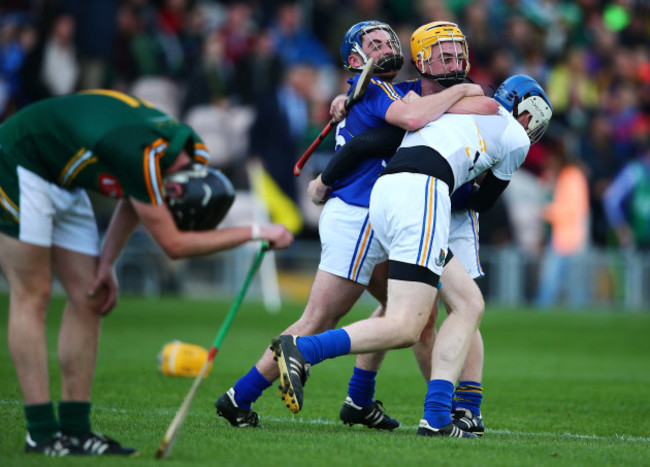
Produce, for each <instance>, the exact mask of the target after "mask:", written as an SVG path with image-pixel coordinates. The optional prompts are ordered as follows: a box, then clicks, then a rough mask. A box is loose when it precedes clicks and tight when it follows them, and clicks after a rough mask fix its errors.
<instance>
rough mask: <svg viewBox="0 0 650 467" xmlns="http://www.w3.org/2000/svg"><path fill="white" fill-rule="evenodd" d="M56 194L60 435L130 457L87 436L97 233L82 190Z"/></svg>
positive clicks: (97, 301)
mask: <svg viewBox="0 0 650 467" xmlns="http://www.w3.org/2000/svg"><path fill="white" fill-rule="evenodd" d="M51 190H53V192H55V193H56V196H55V198H54V203H55V205H56V206H57V213H58V214H57V220H56V223H55V224H54V230H53V233H52V243H53V247H52V266H53V269H54V273H55V274H56V276H57V277H58V278H59V281H60V282H61V285H62V286H63V288H64V290H65V292H66V295H67V297H68V300H67V302H66V305H65V308H64V311H63V317H62V319H61V327H60V329H59V339H58V348H57V350H58V357H59V365H60V367H61V402H60V404H59V421H60V425H61V431H62V433H63V434H64V435H66V436H68V437H69V438H70V439H72V440H73V441H74V442H76V443H77V444H78V445H80V446H82V447H83V448H84V449H85V450H86V451H88V452H89V453H90V454H93V455H122V456H134V455H137V454H138V452H137V451H136V450H135V449H133V448H128V447H124V446H121V445H120V444H119V443H117V442H116V441H114V440H112V439H110V438H108V437H106V436H104V435H101V434H99V433H96V432H93V431H92V429H91V423H90V411H91V404H90V394H91V389H92V383H93V378H94V375H95V365H96V361H97V348H98V345H99V329H100V326H101V320H102V315H101V313H100V307H101V304H102V303H103V302H104V300H105V297H104V292H105V291H99V292H98V293H96V294H94V296H92V297H91V296H90V295H89V294H88V291H89V290H90V289H91V287H92V284H93V282H94V279H95V274H96V271H97V265H98V256H99V232H98V231H97V223H96V221H95V216H94V213H93V210H92V206H91V203H90V200H89V198H88V195H87V194H86V192H85V191H83V190H73V191H65V192H63V191H62V190H61V189H60V188H58V187H54V186H52V187H51Z"/></svg>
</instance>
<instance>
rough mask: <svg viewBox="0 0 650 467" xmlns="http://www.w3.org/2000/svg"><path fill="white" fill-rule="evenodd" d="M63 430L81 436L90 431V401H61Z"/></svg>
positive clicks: (60, 413) (71, 434) (60, 414)
mask: <svg viewBox="0 0 650 467" xmlns="http://www.w3.org/2000/svg"><path fill="white" fill-rule="evenodd" d="M59 420H60V421H61V431H62V432H63V433H65V434H66V435H70V436H79V435H82V434H84V433H87V432H89V431H90V402H69V401H61V402H59Z"/></svg>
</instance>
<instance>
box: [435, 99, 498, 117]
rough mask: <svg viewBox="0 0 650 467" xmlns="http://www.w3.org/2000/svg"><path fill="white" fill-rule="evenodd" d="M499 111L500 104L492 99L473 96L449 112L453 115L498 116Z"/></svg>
mask: <svg viewBox="0 0 650 467" xmlns="http://www.w3.org/2000/svg"><path fill="white" fill-rule="evenodd" d="M498 110H499V104H498V103H497V101H495V100H494V99H492V98H491V97H486V96H471V97H463V98H462V99H460V100H459V101H458V102H456V103H455V104H454V105H452V106H451V107H449V109H448V110H447V112H449V113H452V114H478V115H496V114H497V112H498Z"/></svg>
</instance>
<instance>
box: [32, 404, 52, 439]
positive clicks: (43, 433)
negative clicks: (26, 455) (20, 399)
mask: <svg viewBox="0 0 650 467" xmlns="http://www.w3.org/2000/svg"><path fill="white" fill-rule="evenodd" d="M25 417H26V418H27V431H29V435H30V436H31V437H32V439H33V440H34V441H36V442H37V443H38V442H41V441H45V440H46V439H49V438H51V437H52V436H53V435H54V433H56V432H57V431H59V424H58V423H57V421H56V415H54V404H52V402H47V403H45V404H33V405H25Z"/></svg>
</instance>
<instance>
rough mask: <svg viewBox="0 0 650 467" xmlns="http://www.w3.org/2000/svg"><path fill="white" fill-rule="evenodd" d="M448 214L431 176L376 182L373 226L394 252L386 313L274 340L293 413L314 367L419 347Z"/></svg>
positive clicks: (444, 187)
mask: <svg viewBox="0 0 650 467" xmlns="http://www.w3.org/2000/svg"><path fill="white" fill-rule="evenodd" d="M434 201H435V202H434ZM439 206H440V209H439ZM405 207H407V208H408V209H405ZM445 209H446V210H447V211H446V212H447V214H445ZM448 209H449V197H448V195H447V185H444V184H443V183H439V182H438V181H436V180H435V179H433V178H431V177H427V176H425V175H421V174H410V173H406V174H395V175H389V176H385V177H381V178H380V179H379V180H378V181H377V183H376V184H375V187H374V189H373V192H372V196H371V202H370V220H371V223H372V226H373V230H374V234H375V237H376V238H377V240H378V242H379V244H380V245H381V246H382V248H383V250H384V251H387V252H388V251H390V264H389V280H388V292H387V296H388V300H387V305H386V314H385V316H384V317H381V318H374V319H367V320H363V321H358V322H356V323H353V324H351V325H348V326H346V327H344V328H342V329H336V330H333V331H327V332H326V333H322V334H319V335H316V336H305V337H295V336H279V337H277V338H275V339H274V340H273V349H274V353H275V356H276V357H277V359H278V365H279V367H280V373H281V375H282V391H283V394H285V401H286V402H287V405H288V406H289V407H290V408H291V410H292V411H294V412H297V411H299V410H300V409H301V407H302V395H303V394H302V386H303V384H304V381H305V380H306V378H307V376H308V374H309V368H310V365H314V364H317V363H319V362H321V361H323V360H325V359H327V358H334V357H337V356H340V355H345V354H347V353H366V352H374V351H380V350H386V349H394V348H402V347H409V346H411V345H413V344H414V343H415V342H417V341H418V339H419V337H420V335H421V333H422V330H423V329H424V326H425V324H426V322H427V321H428V319H429V317H430V315H431V308H432V306H433V302H434V299H435V295H436V292H437V289H436V285H437V282H438V278H439V276H438V275H439V274H440V273H442V266H443V264H442V263H443V262H444V254H445V251H446V244H447V237H448V228H449V218H448ZM434 210H435V213H434ZM422 245H424V246H423V247H422ZM431 252H435V253H433V254H432V253H431ZM438 252H440V253H438ZM436 271H437V272H436Z"/></svg>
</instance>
